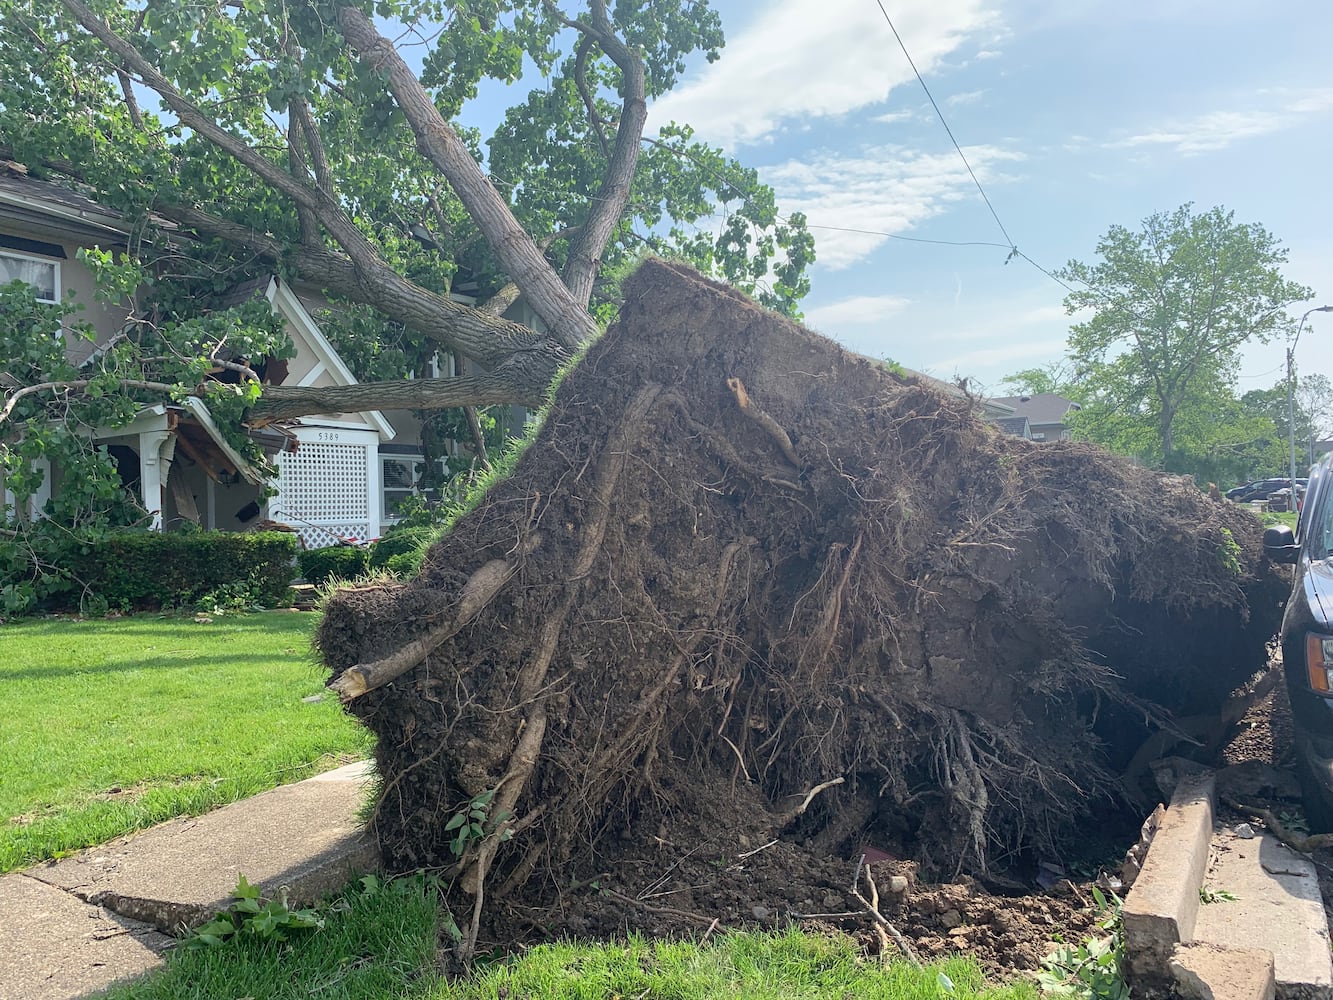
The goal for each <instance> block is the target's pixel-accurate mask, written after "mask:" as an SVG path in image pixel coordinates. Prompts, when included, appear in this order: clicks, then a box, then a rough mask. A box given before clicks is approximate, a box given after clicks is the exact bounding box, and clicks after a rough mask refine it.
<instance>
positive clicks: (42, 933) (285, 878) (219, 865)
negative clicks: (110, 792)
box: [0, 763, 378, 1000]
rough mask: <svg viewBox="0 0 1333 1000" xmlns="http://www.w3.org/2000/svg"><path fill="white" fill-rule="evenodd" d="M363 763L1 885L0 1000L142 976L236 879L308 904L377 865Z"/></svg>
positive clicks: (69, 994)
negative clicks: (365, 812)
mask: <svg viewBox="0 0 1333 1000" xmlns="http://www.w3.org/2000/svg"><path fill="white" fill-rule="evenodd" d="M369 773H370V768H369V765H368V764H366V763H359V764H349V765H348V766H346V767H341V768H338V769H337V770H336V771H329V772H327V773H325V774H321V775H318V776H316V777H314V778H309V779H307V780H305V781H301V782H298V783H296V784H294V785H284V786H282V787H281V788H275V789H272V790H271V791H268V792H264V793H263V794H261V795H256V796H255V797H254V798H250V799H245V800H243V801H241V802H235V803H233V804H231V805H229V806H225V807H223V808H222V809H218V810H216V811H214V812H211V813H207V814H205V815H203V816H198V817H192V818H186V819H178V820H172V821H170V822H168V823H163V824H162V825H161V826H156V827H153V828H152V829H150V830H145V831H143V832H142V833H138V834H134V835H133V836H130V837H125V838H122V839H120V840H116V841H112V842H111V843H109V844H104V845H102V846H101V847H97V848H93V849H91V850H88V851H85V852H84V853H83V854H80V855H79V856H78V857H73V858H68V859H65V860H63V861H58V862H54V863H50V864H46V865H39V866H37V867H35V868H30V869H28V870H27V871H23V872H17V873H14V874H10V875H6V876H4V877H3V878H0V1000H66V998H74V997H84V996H88V995H90V994H93V993H96V992H98V991H100V990H104V989H106V988H107V987H108V986H110V985H111V984H113V983H115V982H118V981H120V980H123V979H129V978H133V977H135V976H139V975H142V974H144V973H146V972H151V971H153V970H154V969H156V968H158V967H159V966H160V965H161V964H162V957H161V956H162V953H163V952H164V951H165V950H166V949H167V948H169V947H170V946H171V944H172V942H173V936H180V935H181V934H184V933H185V932H186V931H187V930H188V929H189V928H191V927H195V926H198V925H199V924H201V923H203V922H204V921H205V920H207V919H208V918H209V917H210V916H211V915H212V914H213V913H215V912H217V911H218V910H222V909H225V908H226V907H227V906H228V905H229V904H230V903H231V901H232V897H231V891H232V889H234V888H235V886H236V882H237V879H238V878H239V876H240V875H241V874H244V875H245V877H246V878H247V879H248V880H249V881H250V882H251V883H253V884H255V885H259V886H262V887H263V888H264V891H265V895H269V894H271V893H272V892H274V891H276V890H277V889H278V888H279V887H281V886H285V887H286V888H287V891H288V897H289V899H290V900H291V902H292V904H293V905H294V906H300V905H305V904H308V903H313V902H315V901H316V900H318V899H319V898H320V897H321V896H323V895H325V894H326V893H329V892H332V891H334V890H337V889H339V888H341V887H342V886H343V885H345V884H346V883H347V882H349V881H350V880H351V879H353V878H354V877H355V876H357V875H359V874H362V873H364V872H366V871H370V870H373V869H374V868H375V867H376V864H377V860H378V859H377V857H376V853H375V848H374V844H372V843H371V841H370V839H369V838H368V837H367V836H366V835H365V834H364V831H363V829H362V826H361V824H360V823H359V822H358V820H357V812H358V811H359V810H360V808H361V806H362V804H363V803H364V802H365V798H366V792H365V785H366V781H367V778H368V775H369Z"/></svg>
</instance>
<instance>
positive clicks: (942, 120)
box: [875, 0, 1041, 270]
mask: <svg viewBox="0 0 1333 1000" xmlns="http://www.w3.org/2000/svg"><path fill="white" fill-rule="evenodd" d="M875 3H876V4H877V5H878V6H879V12H880V13H881V14H883V15H884V20H885V21H887V22H888V23H889V30H890V31H892V32H893V37H894V38H895V39H897V40H898V48H900V49H902V50H903V55H904V56H906V57H907V65H909V66H911V67H912V72H913V73H915V74H916V79H917V82H918V83H919V84H921V89H922V90H924V91H925V92H926V97H927V99H928V100H929V101H930V106H931V107H932V108H934V109H935V114H936V115H938V116H939V119H940V124H941V125H943V126H944V131H945V132H947V133H948V134H949V141H950V142H952V143H953V148H954V149H956V150H958V156H959V158H960V159H961V160H962V161H963V166H965V167H967V172H968V174H969V175H970V176H971V178H972V183H973V184H975V185H976V186H977V190H978V191H979V192H980V193H981V200H982V201H984V202H985V203H986V207H987V208H989V209H990V214H991V217H992V218H993V219H995V224H996V225H997V226H999V227H1000V232H1002V233H1003V234H1004V238H1005V239H1006V240H1007V241H1008V244H1007V246H1008V248H1009V249H1010V250H1012V251H1014V252H1015V253H1018V246H1017V245H1016V244H1015V243H1014V241H1013V239H1012V238H1011V237H1010V235H1009V231H1008V230H1007V229H1005V228H1004V223H1003V222H1001V221H1000V216H999V213H998V212H996V211H995V206H994V205H992V204H991V202H990V198H988V197H987V196H986V189H985V188H983V187H982V186H981V181H979V180H977V175H976V172H975V171H973V169H972V164H970V163H968V162H967V156H966V155H965V154H964V153H963V147H962V146H960V145H958V140H957V139H955V138H954V135H953V129H951V128H949V122H948V121H947V120H946V119H945V117H944V112H943V111H941V110H940V106H939V104H937V103H936V102H935V95H934V94H932V93H931V92H930V88H929V87H927V86H926V79H925V77H923V76H922V75H921V71H920V70H919V69H917V68H916V63H915V62H914V61H913V60H912V54H911V53H910V52H908V51H907V46H906V45H905V44H904V43H903V38H902V35H900V34H898V29H897V28H896V27H894V24H893V18H891V17H889V12H888V10H886V9H885V7H884V0H875ZM1020 256H1023V255H1021V254H1020ZM1024 260H1027V261H1028V262H1029V263H1032V261H1031V258H1028V257H1026V256H1024ZM1038 270H1041V269H1040V268H1038Z"/></svg>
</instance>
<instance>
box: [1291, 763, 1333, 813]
mask: <svg viewBox="0 0 1333 1000" xmlns="http://www.w3.org/2000/svg"><path fill="white" fill-rule="evenodd" d="M1306 754H1307V751H1305V750H1302V749H1298V750H1297V751H1296V777H1297V778H1299V779H1300V783H1301V801H1302V803H1303V804H1304V806H1305V819H1306V821H1307V822H1308V823H1309V824H1310V832H1311V833H1330V832H1333V789H1330V788H1329V787H1328V785H1327V784H1325V783H1324V782H1322V781H1320V780H1319V778H1318V777H1317V776H1316V775H1315V769H1314V767H1313V766H1312V765H1311V763H1310V759H1309V757H1308V756H1306Z"/></svg>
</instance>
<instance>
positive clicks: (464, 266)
mask: <svg viewBox="0 0 1333 1000" xmlns="http://www.w3.org/2000/svg"><path fill="white" fill-rule="evenodd" d="M395 22H396V23H395ZM386 23H392V24H393V31H394V33H395V35H396V37H399V38H401V39H402V40H404V42H405V43H409V44H411V45H413V46H415V47H414V49H413V52H414V53H417V54H419V55H420V56H421V62H420V71H419V73H418V72H414V71H413V69H412V67H411V66H409V64H408V62H407V61H406V60H405V59H404V57H403V54H402V53H400V52H399V50H398V49H397V48H395V46H394V44H393V43H391V42H390V40H389V39H388V38H387V37H386V35H385V34H384V33H383V32H382V30H381V29H382V26H384V25H385V24H386ZM721 45H722V33H721V28H720V24H719V21H718V17H717V15H716V13H715V12H713V11H712V10H710V9H709V7H708V5H707V2H706V0H702V2H684V0H663V2H656V3H618V4H616V5H614V7H613V8H608V6H607V4H606V3H605V2H604V0H589V2H588V3H587V5H586V9H583V10H580V11H568V12H567V11H564V10H562V9H560V8H559V7H557V5H556V4H555V3H553V2H550V0H545V2H540V0H452V2H411V0H399V2H379V3H375V4H371V3H369V2H365V0H359V2H350V0H308V2H301V0H297V2H294V3H293V2H279V0H246V2H245V3H244V4H228V5H221V6H214V5H202V6H200V5H180V4H175V3H160V2H156V0H147V2H138V0H125V2H118V0H61V2H60V3H54V2H50V3H44V2H39V0H0V147H3V148H4V150H5V152H6V154H7V155H9V156H11V157H13V158H14V159H17V160H20V161H22V162H25V163H27V164H28V165H29V166H30V167H31V168H32V170H33V172H34V173H35V174H41V175H45V176H48V177H51V178H53V179H57V180H61V181H64V182H68V183H73V184H77V185H81V186H86V187H87V188H89V189H91V190H92V191H93V192H94V193H95V195H96V197H98V198H99V199H100V200H102V201H104V202H105V203H107V204H108V205H110V206H112V207H114V208H117V209H119V210H121V211H122V212H124V213H125V214H126V217H127V219H129V220H130V221H131V222H132V224H133V225H134V227H135V232H134V238H133V240H132V241H131V242H132V246H131V250H132V252H134V253H137V254H139V255H141V256H143V257H145V258H148V259H150V260H151V262H152V265H153V267H154V269H155V274H156V285H155V287H156V288H157V289H160V290H161V291H162V293H163V294H160V295H158V296H157V297H156V299H155V300H154V302H153V303H152V310H151V311H150V313H149V314H148V315H147V316H146V317H141V318H142V319H146V320H147V324H148V326H159V325H161V324H163V323H168V322H172V321H176V320H179V319H180V318H181V317H182V316H183V315H184V314H186V313H188V312H189V311H190V310H191V309H195V310H197V302H198V299H199V294H200V292H201V290H202V291H203V292H208V291H213V292H216V291H220V290H222V289H224V288H225V287H227V286H228V285H229V284H231V283H233V282H234V281H235V280H236V279H237V278H239V277H242V276H246V275H248V274H254V273H256V272H262V271H277V272H278V273H281V274H282V275H283V276H284V277H287V278H289V279H293V280H296V281H303V282H307V283H310V284H313V285H315V286H318V287H321V288H323V289H324V290H325V291H326V293H327V294H328V295H329V296H330V297H331V298H333V299H334V300H336V301H337V302H339V303H342V304H348V303H351V304H359V305H360V306H363V307H364V308H365V310H366V312H364V313H362V314H361V316H360V320H361V328H360V333H358V328H357V323H356V318H355V317H351V318H349V319H348V321H347V323H346V324H345V325H344V326H343V328H342V329H340V330H339V331H338V332H339V334H340V338H341V339H340V342H341V343H342V344H343V345H344V346H348V345H349V342H350V341H354V340H356V339H357V337H358V336H361V335H364V333H365V331H366V330H367V329H368V328H370V327H372V326H374V325H375V324H376V323H378V324H379V325H380V326H381V327H382V328H384V330H385V340H386V341H387V342H390V343H392V344H393V345H394V347H393V350H396V351H397V352H398V360H399V361H400V362H401V364H400V366H399V369H398V370H399V371H401V370H402V368H404V367H407V366H409V365H411V364H412V363H413V362H414V360H415V361H419V360H420V358H421V356H423V355H427V354H433V353H434V352H435V351H436V350H443V351H447V352H450V353H452V354H453V355H455V356H456V357H458V358H461V359H463V360H464V365H463V366H462V368H463V371H464V374H462V375H460V376H458V377H453V378H443V379H414V380H410V381H407V380H403V379H401V378H388V379H386V380H385V381H382V382H372V383H368V384H362V385H358V386H351V387H340V388H336V389H318V388H306V387H297V386H280V387H265V388H264V390H263V391H262V394H260V395H258V396H257V397H256V398H255V399H253V401H252V405H251V409H250V418H251V419H252V420H254V421H257V422H264V421H271V420H276V419H282V418H290V417H296V416H300V415H303V414H308V413H317V412H346V411H356V410H364V409H378V408H384V409H390V408H420V409H438V408H443V407H458V406H480V405H486V404H496V403H526V404H532V403H536V402H538V401H539V400H540V399H541V398H542V395H543V393H544V391H545V389H546V386H547V385H548V384H549V382H550V380H551V377H552V376H553V374H554V373H555V371H556V370H557V369H558V367H559V366H560V365H561V364H562V363H563V362H564V361H565V360H567V359H568V358H569V357H570V356H571V355H572V353H573V352H574V351H576V350H577V349H578V348H579V347H580V346H581V345H582V344H584V343H585V342H586V341H587V340H588V339H589V338H590V337H592V336H593V335H594V334H595V333H596V332H597V330H598V329H599V320H600V319H604V318H605V316H606V313H607V310H608V309H613V308H614V302H615V294H616V286H615V282H614V277H615V275H617V274H619V273H622V272H623V271H624V270H625V268H626V267H627V266H628V265H629V264H630V263H631V262H632V261H633V260H634V259H636V257H638V256H640V255H642V254H643V253H645V252H648V251H657V252H665V253H676V254H679V255H684V256H686V257H687V258H689V259H690V260H692V261H693V262H695V263H697V264H699V265H700V266H702V267H703V268H704V269H705V270H708V271H710V272H712V273H714V274H717V275H719V276H723V277H725V278H728V279H729V280H731V281H733V282H735V283H737V284H739V285H740V286H741V287H743V288H745V289H747V290H750V291H753V292H755V293H756V294H757V295H759V297H760V298H761V299H762V300H763V301H765V302H766V303H767V304H769V305H771V306H773V307H775V308H779V309H783V310H785V311H788V312H793V313H794V312H795V310H796V307H797V302H798V301H799V299H800V297H801V296H802V295H803V294H804V292H805V290H806V289H807V288H808V282H807V280H806V278H805V269H806V268H807V266H808V265H809V264H810V262H811V261H812V259H813V252H812V242H811V240H810V237H809V234H808V232H807V231H806V230H805V228H804V223H803V220H802V219H801V218H800V217H799V215H796V216H793V217H792V219H790V220H786V221H784V220H780V219H779V217H778V215H777V211H776V206H775V203H774V199H773V195H772V192H771V191H770V190H769V189H767V188H765V187H764V186H763V185H760V184H759V183H758V181H757V177H756V175H755V174H754V173H753V171H749V170H746V169H744V168H742V167H741V166H740V165H739V164H737V163H735V162H734V161H732V160H730V159H728V158H726V157H724V156H722V155H721V153H719V152H718V151H717V150H715V149H711V148H709V147H707V146H705V145H703V144H701V143H698V142H696V141H695V140H694V139H693V137H692V134H691V133H690V130H689V129H688V128H687V127H685V126H678V125H672V126H668V127H666V128H664V129H663V130H662V131H661V132H660V133H659V135H657V136H656V137H652V138H651V139H647V138H646V137H645V136H644V123H645V119H646V110H647V102H648V101H649V100H650V99H652V98H654V97H657V96H659V95H661V94H662V93H664V92H665V91H666V90H668V89H669V88H670V87H671V86H672V85H673V84H674V83H675V81H676V78H677V76H678V75H679V73H680V72H681V71H682V70H683V67H684V61H685V59H686V58H687V57H688V56H689V55H691V54H692V53H695V52H700V51H702V52H704V53H705V54H707V56H708V57H709V58H710V59H712V58H716V57H717V55H718V50H719V49H720V47H721ZM525 60H527V61H528V63H529V64H531V65H535V66H536V68H537V70H538V72H539V73H540V74H541V75H542V76H543V80H542V84H541V86H540V87H539V88H538V89H536V90H534V91H533V92H532V93H531V94H530V95H529V96H528V98H527V100H526V101H524V102H522V103H520V104H518V105H517V106H515V107H514V108H512V109H510V111H509V112H508V114H507V115H506V117H505V120H504V123H503V124H502V126H501V128H500V129H499V131H498V132H497V133H496V135H495V136H494V137H492V139H491V140H490V141H489V157H488V158H487V157H485V156H483V153H482V150H483V144H482V141H481V136H480V135H479V134H478V133H477V132H475V131H469V130H466V129H459V128H455V127H453V126H452V125H450V124H449V122H450V119H452V118H455V117H456V116H457V115H458V113H459V111H460V109H461V108H462V105H463V103H464V101H465V100H467V99H468V98H469V97H471V96H473V95H475V94H476V93H477V89H478V87H479V85H480V84H481V83H482V81H484V80H487V79H491V80H502V81H506V82H511V83H512V82H514V81H515V80H516V79H517V78H518V76H519V75H520V71H521V69H522V67H523V66H524V63H525ZM645 142H647V143H648V150H647V153H646V155H643V156H642V157H641V156H640V149H641V147H642V146H643V145H644V144H645ZM483 161H486V162H485V165H483ZM460 277H462V278H465V279H466V282H467V284H468V286H469V287H468V291H469V293H470V294H473V295H475V296H476V297H477V299H478V300H479V302H480V305H479V306H477V307H471V306H467V305H464V304H461V303H459V302H457V301H455V300H454V299H452V298H451V297H450V293H451V292H452V291H455V290H456V287H455V286H456V282H457V281H458V280H459V278H460ZM608 279H612V280H608ZM519 294H521V295H522V296H524V297H525V299H526V301H527V302H528V304H529V305H530V306H531V307H532V309H533V310H534V311H535V312H536V313H537V315H538V316H539V317H540V320H541V324H540V325H541V327H542V329H541V331H540V332H539V331H536V330H533V329H530V328H528V327H525V326H520V325H518V324H516V323H514V322H511V321H509V320H506V319H504V318H502V316H501V314H502V313H503V312H504V311H505V309H506V308H507V307H508V306H509V305H510V304H511V303H512V302H513V301H514V299H515V298H516V297H517V296H518V295H519ZM128 341H129V342H130V343H135V342H137V334H135V335H131V336H130V337H129V338H128ZM199 351H200V352H202V353H204V354H207V353H209V345H199ZM349 353H351V354H353V355H357V354H358V352H357V351H356V350H349ZM359 353H360V354H361V355H362V356H363V360H368V361H373V362H376V364H370V365H368V367H365V368H362V371H363V373H365V372H367V371H370V372H374V371H375V370H376V366H377V365H378V371H379V373H380V374H381V375H390V374H391V372H390V370H389V368H390V367H391V366H389V364H388V361H387V360H386V357H385V356H384V354H383V352H379V351H377V350H376V349H370V350H365V351H361V352H359ZM377 355H378V357H377ZM417 370H418V371H420V370H421V367H420V366H419V365H418V366H417ZM75 381H77V380H75ZM139 381H153V380H152V379H140V380H139ZM126 388H127V390H131V391H133V392H136V393H139V394H141V395H142V394H143V393H145V392H148V391H149V390H145V389H143V388H142V387H134V386H128V387H126Z"/></svg>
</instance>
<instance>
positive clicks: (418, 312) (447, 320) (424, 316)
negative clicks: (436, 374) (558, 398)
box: [156, 204, 564, 381]
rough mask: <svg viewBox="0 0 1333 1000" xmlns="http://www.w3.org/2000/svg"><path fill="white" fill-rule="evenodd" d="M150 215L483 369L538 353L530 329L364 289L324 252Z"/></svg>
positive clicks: (215, 221) (424, 297)
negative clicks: (230, 247) (287, 271)
mask: <svg viewBox="0 0 1333 1000" xmlns="http://www.w3.org/2000/svg"><path fill="white" fill-rule="evenodd" d="M156 211H157V212H158V214H159V215H161V216H162V217H163V218H165V219H169V220H171V221H172V222H176V223H178V224H179V225H182V226H186V227H188V228H190V229H193V230H196V231H198V232H201V233H206V234H208V235H210V236H215V237H217V238H218V239H222V240H226V241H227V242H228V243H232V244H234V245H236V246H240V247H244V248H245V249H247V250H249V251H250V252H251V253H254V254H257V255H259V256H261V257H263V258H265V259H266V260H268V261H270V262H272V263H274V264H276V263H277V262H279V261H285V262H286V264H287V265H288V266H290V267H291V268H292V269H293V270H294V271H295V272H296V274H297V275H298V276H300V277H301V278H303V279H304V280H306V281H309V282H311V283H313V284H316V285H319V286H320V287H322V288H326V289H328V290H329V291H331V292H333V293H334V294H336V295H338V296H340V297H342V298H346V299H349V300H351V301H353V302H363V303H365V304H367V305H371V306H374V307H375V308H376V309H378V310H379V311H380V312H382V313H384V314H385V315H386V316H388V317H390V318H391V319H394V320H397V321H398V322H400V323H402V324H404V325H405V326H408V327H410V328H412V329H413V330H416V331H417V332H419V333H421V334H423V335H424V336H426V337H429V338H430V339H432V340H434V341H436V342H438V343H440V344H443V345H444V346H445V347H447V348H448V349H449V350H451V351H454V352H456V353H458V354H462V355H465V356H467V357H469V358H471V359H472V360H474V361H476V362H477V363H478V364H481V365H482V366H484V367H497V366H499V365H502V364H504V362H505V361H507V360H508V359H509V358H511V357H512V356H513V354H514V352H516V351H527V352H531V351H537V350H540V349H541V345H542V339H541V335H540V334H538V333H536V332H534V331H533V330H532V329H531V328H529V327H526V326H523V325H522V324H520V323H513V322H510V321H509V320H504V319H500V318H498V316H496V315H492V314H490V313H488V312H485V311H483V310H480V309H474V308H472V307H471V306H465V305H463V304H462V303H459V302H454V301H453V300H452V299H448V298H445V297H444V296H443V295H437V294H435V293H434V292H431V291H428V290H426V289H423V288H419V287H418V286H416V285H413V284H411V283H410V282H408V281H406V280H405V279H399V280H398V281H394V282H387V283H385V284H384V285H383V286H371V287H367V285H366V283H365V281H364V280H363V279H362V276H361V275H359V274H358V272H357V270H356V267H355V266H354V265H353V264H352V262H351V260H349V259H348V258H347V257H346V256H344V255H343V254H341V253H338V252H337V251H335V250H331V249H329V248H327V247H324V246H307V247H302V248H301V249H299V250H297V251H296V252H294V253H288V252H287V247H286V246H285V245H284V244H283V243H282V242H281V241H279V240H276V239H274V238H273V237H271V236H266V235H265V234H263V233H260V232H257V231H256V230H254V229H251V228H250V227H249V226H245V225H242V224H240V223H238V222H232V221H231V220H229V219H223V218H220V217H219V216H216V215H213V214H212V213H209V212H205V211H203V210H202V209H198V208H192V207H190V206H188V205H173V204H159V205H158V206H156ZM506 308H508V307H507V306H506ZM501 311H502V312H503V310H501ZM479 355H480V356H479ZM557 355H558V356H557ZM553 356H554V360H553V363H552V365H551V369H550V373H551V375H554V373H555V368H556V367H557V366H558V365H559V363H560V361H561V360H562V359H563V357H564V355H563V354H561V353H559V352H553ZM547 379H548V381H549V379H550V376H549V375H548V376H547Z"/></svg>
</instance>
